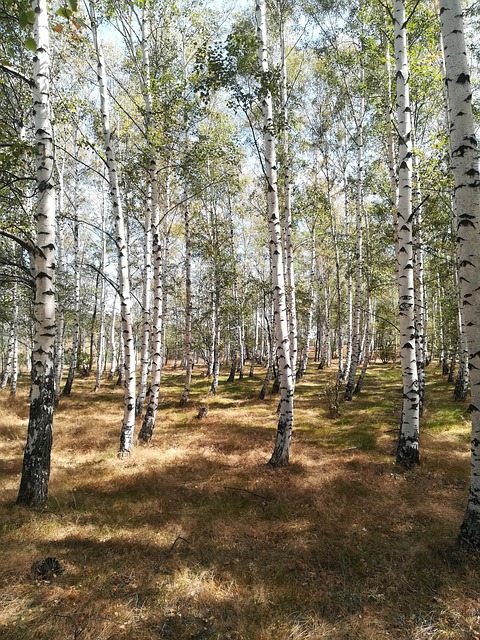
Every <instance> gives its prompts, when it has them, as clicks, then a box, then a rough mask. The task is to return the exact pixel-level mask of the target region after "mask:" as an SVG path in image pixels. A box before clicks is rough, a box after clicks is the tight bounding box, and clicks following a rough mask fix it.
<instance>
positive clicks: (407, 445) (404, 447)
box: [397, 432, 420, 469]
mask: <svg viewBox="0 0 480 640" xmlns="http://www.w3.org/2000/svg"><path fill="white" fill-rule="evenodd" d="M397 464H401V465H402V467H404V468H405V469H412V468H413V467H415V466H417V465H418V464H420V455H419V451H418V441H416V442H411V441H410V440H407V439H406V438H405V437H404V436H402V434H401V432H400V437H399V440H398V447H397Z"/></svg>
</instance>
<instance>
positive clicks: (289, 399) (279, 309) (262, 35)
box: [255, 0, 294, 466]
mask: <svg viewBox="0 0 480 640" xmlns="http://www.w3.org/2000/svg"><path fill="white" fill-rule="evenodd" d="M255 17H256V22H257V37H258V60H259V64H260V67H261V71H262V80H264V79H265V78H267V77H268V74H269V65H268V59H267V23H266V8H265V0H257V2H256V13H255ZM262 93H263V96H262V110H263V143H264V165H265V177H266V181H267V202H268V228H269V235H270V256H271V265H272V285H273V300H274V318H275V321H274V326H275V341H276V355H277V358H278V365H279V370H280V387H281V389H280V390H281V398H280V405H279V420H278V426H277V436H276V441H275V447H274V450H273V453H272V456H271V458H270V461H269V464H271V465H273V466H280V465H284V464H287V463H288V459H289V452H290V442H291V439H292V430H293V394H294V371H293V370H292V362H291V357H290V331H289V325H288V317H287V300H286V287H285V265H284V263H283V250H282V230H281V224H280V216H279V208H278V183H277V166H276V165H277V162H276V145H275V135H274V122H273V104H272V95H271V92H270V89H269V88H268V86H267V84H266V83H264V82H262Z"/></svg>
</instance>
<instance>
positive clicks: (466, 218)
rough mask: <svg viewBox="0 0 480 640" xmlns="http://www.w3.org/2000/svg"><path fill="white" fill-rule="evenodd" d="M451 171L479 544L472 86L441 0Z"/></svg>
mask: <svg viewBox="0 0 480 640" xmlns="http://www.w3.org/2000/svg"><path fill="white" fill-rule="evenodd" d="M440 20H441V25H442V34H443V43H444V51H445V66H446V77H445V83H446V85H447V90H448V98H449V107H450V122H451V127H450V145H451V167H452V171H453V174H454V177H455V200H456V211H457V240H458V265H459V281H460V286H461V295H462V302H463V311H464V315H465V331H466V334H467V340H468V347H469V361H470V378H471V393H472V399H471V404H470V413H471V416H472V444H471V456H472V457H471V482H470V495H469V498H468V504H467V509H466V513H465V517H464V520H463V523H462V526H461V528H460V536H459V539H460V541H461V542H462V543H463V544H465V545H466V546H467V547H469V548H471V549H473V550H475V551H479V550H480V286H479V285H480V277H479V274H480V170H479V158H478V147H477V140H476V135H475V123H474V119H473V114H472V90H471V85H470V75H469V69H468V65H467V55H466V48H465V40H464V31H463V19H462V9H461V4H460V2H459V0H440Z"/></svg>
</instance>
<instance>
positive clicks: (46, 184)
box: [17, 0, 56, 507]
mask: <svg viewBox="0 0 480 640" xmlns="http://www.w3.org/2000/svg"><path fill="white" fill-rule="evenodd" d="M32 9H33V14H34V17H35V22H34V38H35V43H36V51H35V55H34V66H33V82H34V84H33V104H34V118H35V142H36V183H37V189H38V191H37V203H36V210H35V226H36V247H35V253H34V260H33V270H34V278H35V302H34V318H35V325H34V347H33V355H32V382H31V389H30V414H29V421H28V435H27V443H26V445H25V451H24V456H23V467H22V478H21V482H20V489H19V493H18V497H17V504H20V505H26V506H30V507H43V506H44V505H45V503H46V501H47V498H48V481H49V477H50V452H51V448H52V423H53V407H54V400H55V362H54V355H55V330H56V327H55V189H54V185H53V182H52V177H53V161H54V158H53V156H54V150H53V136H52V126H51V121H50V77H49V68H50V44H49V27H48V13H47V2H46V0H33V1H32Z"/></svg>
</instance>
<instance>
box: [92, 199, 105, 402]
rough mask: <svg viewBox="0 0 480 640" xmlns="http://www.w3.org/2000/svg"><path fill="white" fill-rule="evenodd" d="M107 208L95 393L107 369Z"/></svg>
mask: <svg viewBox="0 0 480 640" xmlns="http://www.w3.org/2000/svg"><path fill="white" fill-rule="evenodd" d="M105 230H106V229H105V206H102V249H101V251H102V254H101V258H100V273H101V275H100V313H99V316H100V317H99V322H98V339H97V373H96V377H95V387H94V391H98V390H99V389H100V384H101V382H102V375H103V370H104V367H105V294H106V291H105V289H106V287H105V278H104V275H103V274H104V273H105V264H106V256H107V237H106V234H105Z"/></svg>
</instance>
